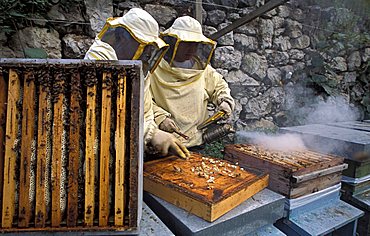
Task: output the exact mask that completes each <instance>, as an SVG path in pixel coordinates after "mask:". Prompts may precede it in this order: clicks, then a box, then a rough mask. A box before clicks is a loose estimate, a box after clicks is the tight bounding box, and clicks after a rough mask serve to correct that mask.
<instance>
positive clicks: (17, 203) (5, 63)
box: [0, 59, 143, 232]
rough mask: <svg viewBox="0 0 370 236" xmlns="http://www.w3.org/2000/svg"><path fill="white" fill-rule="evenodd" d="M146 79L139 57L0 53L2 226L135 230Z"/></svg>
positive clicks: (7, 229)
mask: <svg viewBox="0 0 370 236" xmlns="http://www.w3.org/2000/svg"><path fill="white" fill-rule="evenodd" d="M142 87H143V82H142V78H141V69H140V64H139V63H137V62H118V61H117V62H111V61H109V62H93V61H86V60H30V59H0V114H1V115H0V144H1V145H0V172H1V173H0V176H1V178H2V179H1V180H0V183H1V186H0V187H1V188H0V206H1V209H0V214H1V217H0V220H1V222H0V223H1V227H0V231H2V232H15V231H17V232H20V231H84V230H89V231H90V230H104V231H105V230H114V231H124V230H135V229H137V227H138V222H139V220H140V219H139V215H140V211H141V209H142V208H141V195H140V193H141V189H139V188H140V186H141V185H140V186H139V183H140V176H139V173H141V170H140V166H141V161H142V150H143V147H142V145H143V143H142V142H143V140H142V139H143V136H142V122H141V121H142V115H143V114H142V113H141V110H142V109H140V108H141V107H142V106H143V105H142V97H143V95H142ZM2 144H4V145H2ZM141 178H142V177H141Z"/></svg>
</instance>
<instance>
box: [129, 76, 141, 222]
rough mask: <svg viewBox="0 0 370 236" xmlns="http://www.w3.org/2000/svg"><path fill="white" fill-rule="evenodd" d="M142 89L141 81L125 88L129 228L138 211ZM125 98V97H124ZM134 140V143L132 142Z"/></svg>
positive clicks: (135, 220)
mask: <svg viewBox="0 0 370 236" xmlns="http://www.w3.org/2000/svg"><path fill="white" fill-rule="evenodd" d="M135 73H139V71H136V72H135ZM141 87H142V81H141V80H138V79H135V80H132V81H131V83H130V84H128V86H127V91H128V92H129V97H130V98H129V101H130V108H129V110H130V113H129V114H130V121H129V122H127V123H128V124H129V125H130V129H129V132H130V133H129V137H130V139H131V140H130V141H129V144H130V146H129V150H130V154H129V155H130V161H129V163H130V164H129V181H130V183H129V185H130V187H129V188H130V191H129V193H128V196H129V201H128V209H129V226H130V227H137V226H138V225H137V224H138V221H137V218H138V209H137V206H138V205H140V204H139V198H138V194H137V193H138V191H139V190H138V188H139V185H138V182H139V179H138V176H139V173H140V172H139V168H140V166H139V164H140V162H139V161H140V159H139V158H140V153H141V150H142V149H143V147H142V146H140V143H139V140H141V136H140V135H142V134H141V133H140V124H143V123H144V121H143V116H144V115H143V114H142V112H141V111H142V110H143V107H142V106H143V105H144V104H143V103H142V101H143V96H142V95H143V94H142V93H141V89H140V88H141ZM126 98H127V96H126ZM133 140H135V141H133Z"/></svg>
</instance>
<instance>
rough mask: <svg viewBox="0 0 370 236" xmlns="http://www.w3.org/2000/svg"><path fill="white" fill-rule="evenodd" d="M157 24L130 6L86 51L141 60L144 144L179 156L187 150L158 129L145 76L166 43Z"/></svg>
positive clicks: (89, 55)
mask: <svg viewBox="0 0 370 236" xmlns="http://www.w3.org/2000/svg"><path fill="white" fill-rule="evenodd" d="M158 33H159V26H158V23H157V22H156V21H155V19H154V18H153V17H152V16H151V15H150V14H149V13H148V12H146V11H144V10H142V9H139V8H133V9H131V10H130V11H128V12H127V13H126V14H125V15H124V16H122V17H119V18H115V19H114V18H109V19H107V22H106V24H105V25H104V27H103V29H102V31H101V32H100V33H99V34H98V35H97V37H96V38H95V41H94V43H93V45H92V46H91V47H90V49H89V50H88V51H87V53H86V55H85V59H89V60H141V61H142V64H143V72H144V75H145V82H144V84H145V86H144V143H145V146H146V145H147V144H149V143H150V144H152V145H153V146H154V147H155V148H156V149H157V150H158V151H161V152H162V153H163V154H164V155H166V154H167V152H168V150H169V149H170V148H171V149H172V150H173V151H175V152H176V153H177V154H178V155H180V156H181V157H184V158H185V156H186V155H188V151H187V149H186V148H185V147H184V146H183V145H182V144H181V142H180V141H179V140H177V139H176V138H175V137H174V136H173V135H172V134H170V133H167V132H163V131H161V130H159V129H158V126H157V125H156V123H155V122H154V116H153V105H152V97H151V94H150V92H149V86H150V80H149V79H148V75H149V74H150V73H151V72H153V70H154V69H155V68H156V67H157V65H158V63H159V61H160V59H161V58H162V57H163V55H164V53H165V52H166V50H167V49H168V45H167V44H166V43H165V42H164V41H163V40H161V39H160V38H159V37H158Z"/></svg>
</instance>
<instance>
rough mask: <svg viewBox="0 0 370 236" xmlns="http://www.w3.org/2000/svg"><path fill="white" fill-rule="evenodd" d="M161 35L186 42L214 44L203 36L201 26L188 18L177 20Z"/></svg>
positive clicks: (183, 17)
mask: <svg viewBox="0 0 370 236" xmlns="http://www.w3.org/2000/svg"><path fill="white" fill-rule="evenodd" d="M161 35H169V36H174V37H176V38H178V39H179V40H181V41H186V42H203V43H210V44H216V42H215V41H213V40H211V39H210V38H207V37H206V36H204V35H203V32H202V26H201V24H200V23H199V22H198V21H197V20H195V19H194V18H192V17H190V16H182V17H179V18H177V19H176V20H175V21H174V22H173V24H172V26H171V27H170V28H168V29H167V30H165V31H164V32H163V33H162V34H161Z"/></svg>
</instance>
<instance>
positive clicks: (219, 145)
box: [203, 140, 224, 158]
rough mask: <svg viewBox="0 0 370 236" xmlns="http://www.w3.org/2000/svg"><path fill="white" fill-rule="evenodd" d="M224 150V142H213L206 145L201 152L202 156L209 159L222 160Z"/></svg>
mask: <svg viewBox="0 0 370 236" xmlns="http://www.w3.org/2000/svg"><path fill="white" fill-rule="evenodd" d="M223 149H224V142H223V141H222V140H221V141H215V142H212V143H207V144H206V145H205V148H204V150H203V154H204V155H207V156H211V157H217V158H223V156H224V154H223V153H222V151H223Z"/></svg>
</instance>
